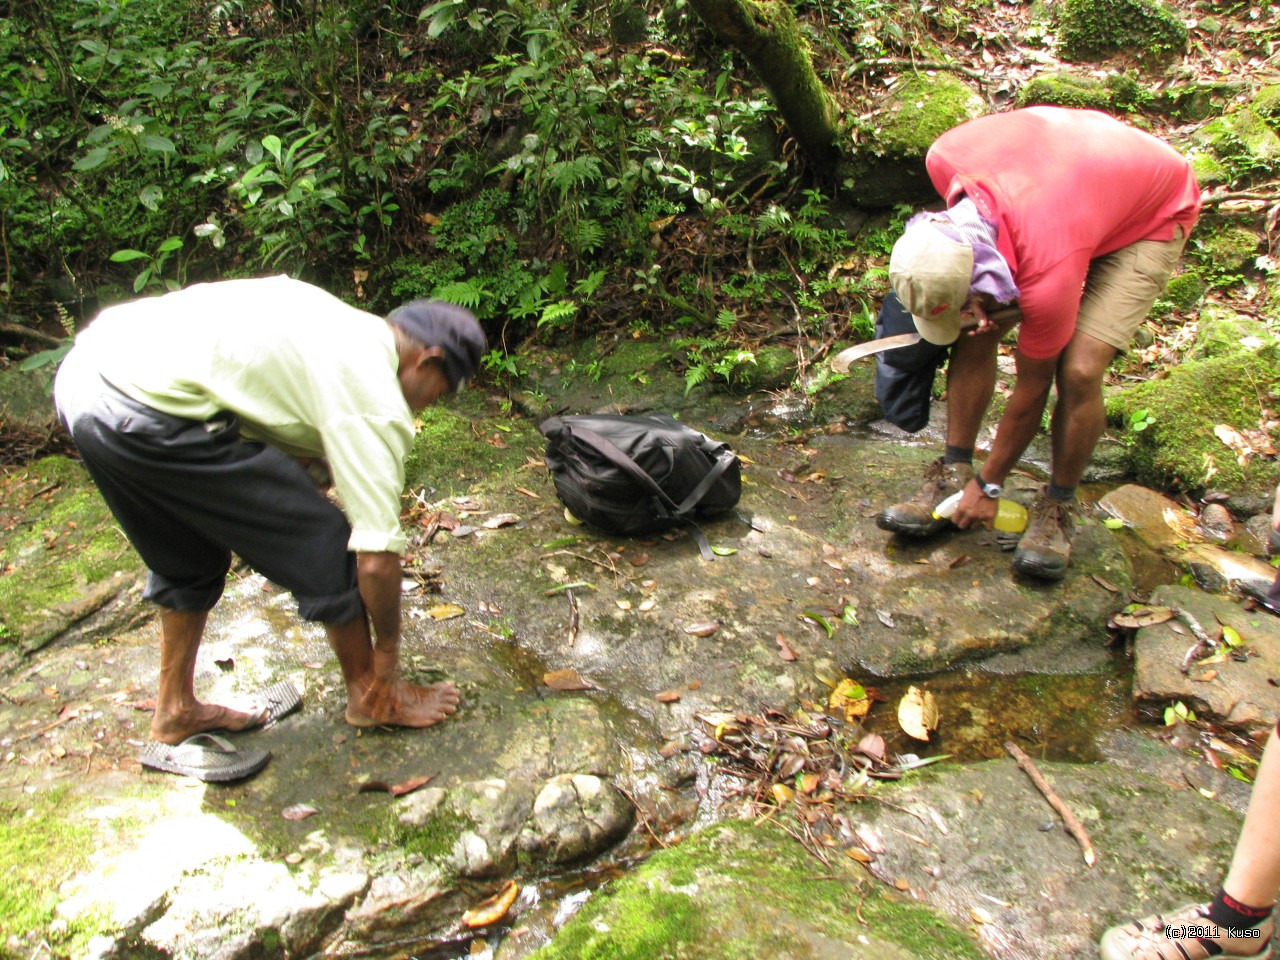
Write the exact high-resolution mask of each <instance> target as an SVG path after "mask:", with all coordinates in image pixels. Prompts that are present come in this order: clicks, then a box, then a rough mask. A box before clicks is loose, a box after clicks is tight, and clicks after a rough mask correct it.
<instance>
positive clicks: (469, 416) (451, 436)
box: [405, 391, 543, 496]
mask: <svg viewBox="0 0 1280 960" xmlns="http://www.w3.org/2000/svg"><path fill="white" fill-rule="evenodd" d="M542 447H543V443H542V437H541V435H540V434H539V433H538V431H537V428H536V427H535V426H534V424H532V423H531V422H529V421H527V420H525V419H523V418H513V417H507V416H504V415H501V414H500V413H499V412H497V411H494V410H492V409H490V408H489V407H488V406H487V398H486V397H485V395H484V394H482V393H480V392H479V391H470V392H465V393H462V394H460V395H459V397H458V399H457V400H456V401H454V402H451V403H450V404H448V405H447V406H433V407H428V408H427V409H426V410H424V411H422V413H420V414H419V415H418V435H417V438H416V439H415V440H414V444H413V452H412V453H410V454H409V458H408V460H406V462H405V484H406V486H407V488H408V489H410V490H418V489H422V488H425V489H427V490H428V491H434V494H433V496H443V495H446V494H453V493H461V492H463V491H465V490H468V489H470V488H472V487H473V485H475V484H476V483H478V482H481V481H483V480H484V479H486V478H492V477H496V476H507V477H509V476H510V475H511V473H512V472H513V471H514V470H515V469H516V468H517V467H518V466H520V464H522V463H524V461H525V460H526V459H527V458H528V457H529V456H531V455H532V454H533V453H535V452H536V453H539V454H540V453H541V452H542Z"/></svg>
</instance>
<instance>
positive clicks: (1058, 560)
mask: <svg viewBox="0 0 1280 960" xmlns="http://www.w3.org/2000/svg"><path fill="white" fill-rule="evenodd" d="M1075 507H1076V505H1075V501H1072V502H1071V503H1063V502H1062V501H1061V500H1054V499H1052V498H1051V497H1050V496H1049V495H1048V494H1047V493H1046V492H1045V490H1044V489H1043V488H1042V489H1041V490H1040V495H1039V496H1038V497H1036V498H1035V500H1034V501H1033V502H1032V504H1031V506H1030V507H1028V508H1027V532H1026V533H1024V534H1023V535H1022V539H1021V540H1019V541H1018V549H1017V550H1016V551H1015V552H1014V554H1013V569H1014V570H1016V571H1018V573H1025V574H1029V575H1030V576H1033V577H1039V578H1040V579H1041V580H1061V579H1062V578H1063V576H1064V575H1065V574H1066V572H1067V564H1068V563H1070V562H1071V537H1072V535H1073V534H1074V533H1075V532H1076V516H1075Z"/></svg>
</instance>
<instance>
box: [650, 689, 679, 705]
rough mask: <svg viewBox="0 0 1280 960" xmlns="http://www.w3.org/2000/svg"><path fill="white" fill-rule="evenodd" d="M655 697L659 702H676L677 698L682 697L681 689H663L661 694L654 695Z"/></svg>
mask: <svg viewBox="0 0 1280 960" xmlns="http://www.w3.org/2000/svg"><path fill="white" fill-rule="evenodd" d="M654 699H655V700H657V701H658V702H659V703H675V702H676V701H677V700H679V699H680V691H679V690H663V691H662V692H661V693H660V694H658V695H657V696H656V697H654Z"/></svg>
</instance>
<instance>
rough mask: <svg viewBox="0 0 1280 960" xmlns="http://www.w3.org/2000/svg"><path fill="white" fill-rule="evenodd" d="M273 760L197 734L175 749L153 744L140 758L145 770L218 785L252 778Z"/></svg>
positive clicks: (266, 753)
mask: <svg viewBox="0 0 1280 960" xmlns="http://www.w3.org/2000/svg"><path fill="white" fill-rule="evenodd" d="M270 759H271V751H269V750H240V749H238V748H237V747H236V746H235V744H233V743H232V742H231V741H230V740H226V739H224V738H222V737H219V736H218V735H217V734H213V733H197V734H195V735H194V736H190V737H187V739H185V740H183V741H182V742H181V743H179V744H176V745H174V744H168V743H156V742H154V741H153V742H151V743H148V744H147V745H146V746H144V747H143V748H142V752H141V753H140V754H138V760H139V761H140V762H141V763H142V765H143V766H144V767H150V768H152V769H153V770H163V771H164V772H165V773H176V774H178V776H180V777H195V778H196V779H197V780H209V781H215V782H218V783H223V782H226V781H229V780H243V779H244V778H245V777H249V776H252V775H253V774H255V773H257V772H258V771H259V770H261V769H262V768H263V767H265V766H266V765H267V761H268V760H270Z"/></svg>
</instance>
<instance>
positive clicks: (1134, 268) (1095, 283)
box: [1076, 227, 1187, 352]
mask: <svg viewBox="0 0 1280 960" xmlns="http://www.w3.org/2000/svg"><path fill="white" fill-rule="evenodd" d="M1177 232H1178V233H1179V234H1181V235H1180V236H1175V237H1174V238H1173V239H1172V240H1139V241H1137V242H1136V243H1131V244H1129V245H1128V246H1127V247H1121V248H1120V249H1119V250H1116V251H1114V252H1113V253H1108V254H1107V255H1106V256H1103V257H1098V258H1097V259H1096V260H1094V261H1093V262H1092V263H1090V264H1089V275H1088V277H1087V278H1086V279H1085V283H1084V297H1083V298H1082V299H1081V300H1080V316H1079V319H1077V320H1076V330H1078V331H1080V332H1081V333H1087V334H1088V335H1089V336H1091V337H1094V338H1095V339H1097V340H1101V341H1102V342H1103V343H1107V344H1110V345H1111V346H1113V347H1115V348H1116V349H1117V350H1119V351H1122V352H1123V351H1124V350H1125V349H1127V348H1128V346H1129V341H1130V340H1132V339H1133V335H1134V334H1135V333H1136V332H1137V330H1138V327H1139V326H1141V325H1142V321H1143V320H1145V319H1146V317H1147V314H1148V313H1150V312H1151V306H1152V304H1154V303H1155V302H1156V297H1158V296H1160V294H1161V292H1162V291H1163V290H1164V286H1165V284H1166V283H1168V282H1169V277H1170V276H1171V275H1172V274H1173V271H1174V269H1175V268H1176V267H1177V265H1178V258H1179V257H1181V256H1182V248H1183V247H1184V246H1186V243H1187V237H1186V231H1185V230H1183V229H1182V228H1181V227H1178V228H1177Z"/></svg>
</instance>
